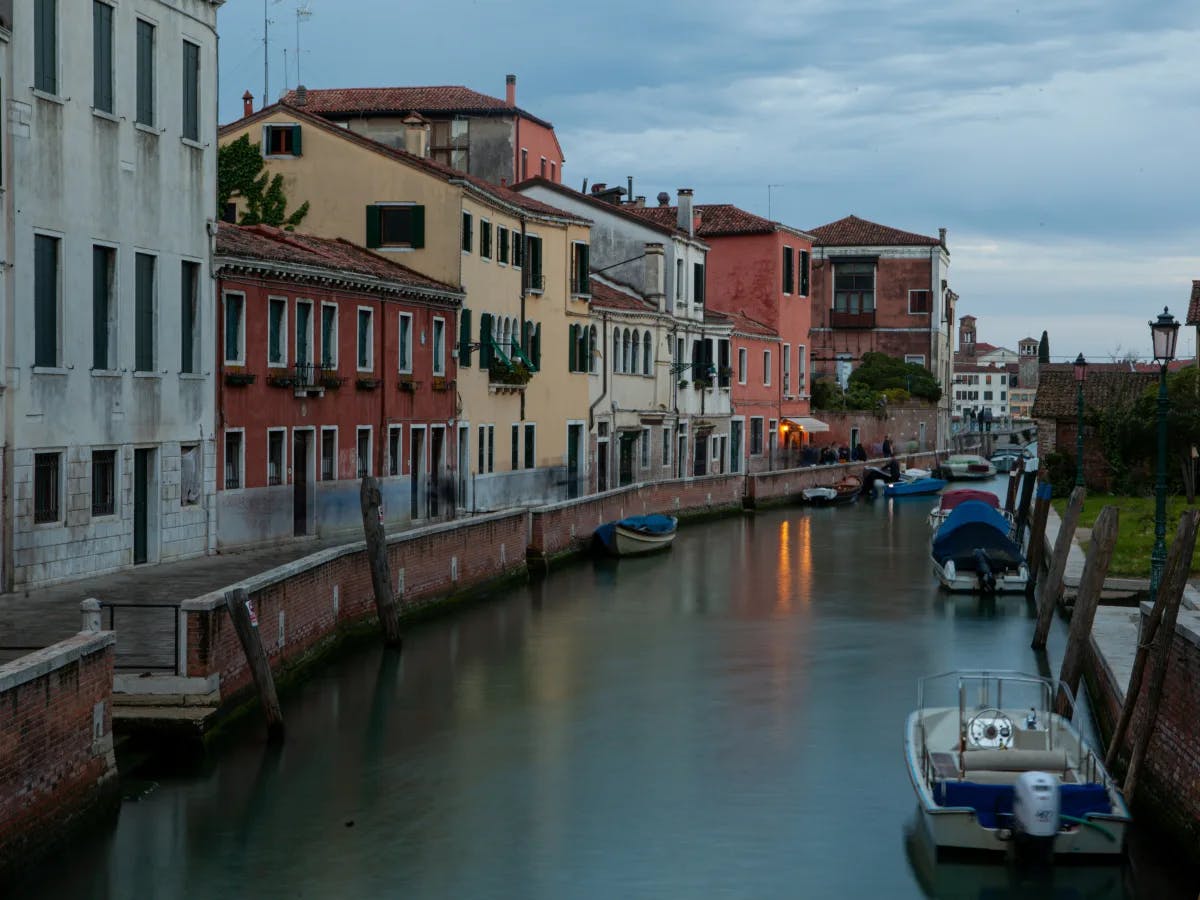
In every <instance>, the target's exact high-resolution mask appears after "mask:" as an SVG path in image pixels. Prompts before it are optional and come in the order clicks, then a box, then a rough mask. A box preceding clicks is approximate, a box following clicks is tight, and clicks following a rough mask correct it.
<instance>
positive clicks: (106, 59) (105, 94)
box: [39, 0, 114, 113]
mask: <svg viewBox="0 0 1200 900" xmlns="http://www.w3.org/2000/svg"><path fill="white" fill-rule="evenodd" d="M39 5H40V4H39ZM92 106H93V107H94V108H95V109H98V110H100V111H101V112H106V113H111V112H112V111H113V108H114V107H113V8H112V7H111V6H109V5H108V4H107V3H101V2H100V0H94V2H93V3H92Z"/></svg>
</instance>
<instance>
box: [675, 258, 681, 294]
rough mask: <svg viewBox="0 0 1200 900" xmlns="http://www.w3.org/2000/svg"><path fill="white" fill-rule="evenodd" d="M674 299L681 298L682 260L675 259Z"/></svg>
mask: <svg viewBox="0 0 1200 900" xmlns="http://www.w3.org/2000/svg"><path fill="white" fill-rule="evenodd" d="M675 299H676V300H683V260H682V259H677V260H675Z"/></svg>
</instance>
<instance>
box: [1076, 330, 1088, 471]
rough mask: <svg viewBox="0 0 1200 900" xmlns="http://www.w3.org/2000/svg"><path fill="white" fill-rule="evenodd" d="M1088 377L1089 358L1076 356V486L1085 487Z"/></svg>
mask: <svg viewBox="0 0 1200 900" xmlns="http://www.w3.org/2000/svg"><path fill="white" fill-rule="evenodd" d="M1085 378H1087V360H1086V359H1084V358H1083V354H1082V353H1080V354H1079V355H1078V356H1077V357H1075V412H1076V414H1077V416H1078V418H1077V419H1076V422H1075V487H1083V381H1084V379H1085Z"/></svg>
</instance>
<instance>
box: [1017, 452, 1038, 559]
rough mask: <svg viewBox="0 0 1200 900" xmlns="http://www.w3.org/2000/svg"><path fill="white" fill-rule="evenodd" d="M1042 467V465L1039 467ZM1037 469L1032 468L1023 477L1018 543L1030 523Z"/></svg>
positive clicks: (1018, 510)
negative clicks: (1030, 506)
mask: <svg viewBox="0 0 1200 900" xmlns="http://www.w3.org/2000/svg"><path fill="white" fill-rule="evenodd" d="M1038 468H1039V469H1040V468H1041V467H1040V466H1039V467H1038ZM1037 477H1038V472H1037V470H1036V469H1035V470H1030V471H1027V472H1026V473H1025V477H1024V478H1023V479H1021V499H1020V502H1018V503H1017V520H1016V521H1017V543H1018V544H1019V543H1021V541H1022V539H1023V538H1024V537H1025V527H1026V526H1027V525H1028V524H1029V502H1030V499H1031V498H1032V497H1033V487H1034V485H1035V484H1036V483H1037Z"/></svg>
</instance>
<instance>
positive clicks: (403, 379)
mask: <svg viewBox="0 0 1200 900" xmlns="http://www.w3.org/2000/svg"><path fill="white" fill-rule="evenodd" d="M396 387H398V388H399V389H400V390H402V391H405V392H406V393H409V394H414V393H416V391H417V382H415V381H413V377H412V376H411V375H401V376H400V380H399V381H398V382H396Z"/></svg>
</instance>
